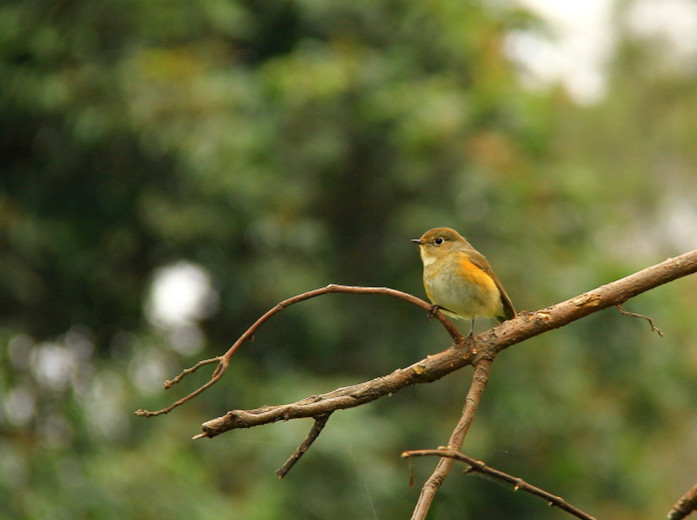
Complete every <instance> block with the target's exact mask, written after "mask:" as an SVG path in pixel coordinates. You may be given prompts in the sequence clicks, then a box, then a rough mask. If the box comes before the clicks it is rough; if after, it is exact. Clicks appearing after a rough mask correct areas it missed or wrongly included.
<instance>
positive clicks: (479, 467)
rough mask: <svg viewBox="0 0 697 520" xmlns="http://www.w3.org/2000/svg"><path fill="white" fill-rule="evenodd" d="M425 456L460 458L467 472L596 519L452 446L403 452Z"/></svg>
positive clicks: (404, 454) (578, 514)
mask: <svg viewBox="0 0 697 520" xmlns="http://www.w3.org/2000/svg"><path fill="white" fill-rule="evenodd" d="M424 456H435V457H443V458H444V459H447V460H459V461H461V462H464V463H465V464H467V465H468V466H469V468H468V469H467V470H466V472H476V473H481V474H482V475H487V476H489V477H492V478H495V479H497V480H501V481H503V482H507V483H509V484H513V491H518V490H519V489H520V490H523V491H526V492H527V493H530V494H532V495H535V496H538V497H540V498H543V499H544V500H546V501H547V503H548V504H549V505H550V506H556V507H558V508H559V509H562V510H563V511H566V512H567V513H569V514H571V515H573V516H575V517H577V518H581V519H582V520H595V518H594V517H592V516H591V515H589V514H588V513H585V512H583V511H581V510H580V509H578V508H577V507H574V506H572V505H571V504H569V503H568V502H567V501H566V500H564V499H563V498H561V497H559V496H556V495H553V494H551V493H549V492H548V491H545V490H544V489H541V488H538V487H536V486H533V485H532V484H528V483H527V482H525V481H524V480H523V479H520V478H518V477H514V476H512V475H509V474H508V473H504V472H503V471H500V470H498V469H494V468H492V467H490V466H487V465H486V464H484V463H483V462H482V461H480V460H477V459H473V458H472V457H468V456H467V455H465V454H464V453H461V452H459V451H457V450H454V449H452V448H449V447H443V448H439V449H437V450H410V451H405V452H404V453H402V457H403V458H409V459H411V458H412V457H424ZM442 460H443V459H442Z"/></svg>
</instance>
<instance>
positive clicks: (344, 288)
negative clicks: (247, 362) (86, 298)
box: [135, 284, 464, 417]
mask: <svg viewBox="0 0 697 520" xmlns="http://www.w3.org/2000/svg"><path fill="white" fill-rule="evenodd" d="M329 293H347V294H377V295H386V296H392V297H394V298H398V299H400V300H403V301H405V302H407V303H411V304H412V305H416V306H417V307H421V308H422V309H424V310H425V311H427V312H429V313H431V312H432V311H431V309H432V307H433V306H432V305H431V304H430V303H428V302H426V301H424V300H422V299H421V298H417V297H416V296H413V295H411V294H408V293H405V292H402V291H397V290H396V289H390V288H388V287H356V286H351V285H336V284H330V285H327V286H326V287H322V288H320V289H315V290H313V291H307V292H304V293H302V294H298V295H297V296H293V297H292V298H288V299H286V300H283V301H282V302H280V303H278V304H277V305H275V306H274V307H272V308H271V309H269V310H268V311H267V312H266V313H265V314H264V315H263V316H261V318H259V319H258V320H257V321H256V322H254V324H253V325H252V326H251V327H249V328H248V329H247V330H246V331H245V332H244V334H242V335H241V336H240V337H239V338H238V339H237V341H236V342H235V343H234V344H233V345H232V346H231V347H230V348H229V349H228V351H227V352H226V353H225V354H223V355H222V356H218V357H215V358H211V359H206V360H204V361H199V362H198V363H196V365H194V366H193V367H191V368H187V369H185V370H183V371H182V372H181V373H180V374H179V375H178V376H176V377H175V378H173V379H171V380H169V381H167V382H166V383H165V389H168V388H171V387H172V386H174V385H175V384H177V383H178V382H180V381H181V380H182V379H184V377H185V376H187V375H189V374H191V373H192V372H195V371H196V370H197V369H199V368H200V367H202V366H203V365H208V364H211V363H216V362H217V363H218V365H217V366H216V368H215V370H214V371H213V374H212V375H211V379H210V381H208V382H207V383H206V384H204V385H202V386H201V387H199V388H198V389H196V390H194V391H193V392H191V393H190V394H189V395H187V396H186V397H183V398H181V399H179V400H178V401H176V402H175V403H172V404H171V405H170V406H168V407H166V408H163V409H161V410H157V411H154V412H151V411H148V410H142V409H141V410H137V411H136V412H135V414H136V415H139V416H141V417H154V416H156V415H162V414H166V413H168V412H171V411H172V410H174V409H175V408H176V407H178V406H181V405H182V404H184V403H186V402H187V401H190V400H191V399H193V398H194V397H196V396H197V395H199V394H201V393H202V392H203V391H205V390H207V389H208V388H210V387H211V386H213V385H214V384H215V383H216V382H217V381H218V380H220V378H221V377H223V374H224V373H225V371H226V370H227V368H228V366H229V364H230V358H232V355H233V354H234V353H235V352H236V351H237V349H238V348H240V346H241V345H242V343H244V342H245V341H253V340H254V333H255V332H256V331H257V329H258V328H259V327H261V325H262V324H263V323H264V322H265V321H266V320H268V319H269V318H271V316H273V315H274V314H277V313H279V312H281V311H282V310H283V309H285V308H286V307H290V306H291V305H293V304H295V303H299V302H302V301H305V300H309V299H311V298H316V297H317V296H322V295H324V294H329ZM429 315H430V314H429ZM433 316H435V317H436V318H437V319H438V321H439V322H440V323H441V325H443V327H444V328H445V330H447V331H448V334H450V336H451V337H452V338H453V341H454V342H455V343H457V344H462V343H464V337H463V336H462V334H460V331H458V330H457V328H456V327H455V326H454V325H453V324H452V322H451V321H450V320H449V319H448V318H446V317H445V315H443V314H442V313H440V312H436V313H435V314H433Z"/></svg>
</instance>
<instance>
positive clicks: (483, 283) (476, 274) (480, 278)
mask: <svg viewBox="0 0 697 520" xmlns="http://www.w3.org/2000/svg"><path fill="white" fill-rule="evenodd" d="M460 266H461V268H462V273H463V274H464V275H465V276H466V277H467V278H468V279H469V281H470V282H471V283H472V284H474V285H477V286H479V287H482V288H483V289H485V290H487V291H497V292H498V289H497V288H496V284H495V283H494V280H492V278H491V276H489V275H488V274H486V273H485V272H484V271H483V270H482V269H481V268H479V267H477V266H476V265H474V264H473V263H472V262H470V259H469V258H468V256H467V254H465V253H462V255H461V258H460Z"/></svg>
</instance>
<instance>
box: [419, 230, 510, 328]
mask: <svg viewBox="0 0 697 520" xmlns="http://www.w3.org/2000/svg"><path fill="white" fill-rule="evenodd" d="M412 242H414V243H416V244H418V245H419V250H420V251H419V252H420V254H421V261H422V262H423V266H424V272H423V282H424V288H425V289H426V295H427V296H428V299H429V300H431V303H432V304H433V306H434V308H433V310H432V312H435V310H436V309H439V310H441V311H442V312H443V313H444V314H446V315H447V316H450V317H452V318H457V319H469V320H471V322H470V332H469V336H468V337H472V334H473V331H474V319H475V318H476V317H487V318H494V319H496V320H497V321H498V322H499V323H502V322H504V321H506V320H510V319H511V318H513V317H514V316H515V315H516V312H515V309H514V307H513V303H511V299H510V298H509V297H508V294H506V291H505V290H504V289H503V286H502V285H501V282H500V281H499V279H498V278H497V276H496V274H495V273H494V271H493V269H492V268H491V266H490V265H489V262H487V260H486V258H485V257H484V255H482V254H481V253H480V252H479V251H477V250H476V249H475V248H474V247H472V244H470V243H469V242H468V241H467V240H466V239H465V238H464V237H463V236H462V235H460V233H458V232H457V231H455V230H454V229H451V228H448V227H436V228H433V229H429V230H428V231H426V232H425V233H424V234H423V235H421V237H420V238H414V239H412Z"/></svg>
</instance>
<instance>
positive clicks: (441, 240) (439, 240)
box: [433, 237, 443, 246]
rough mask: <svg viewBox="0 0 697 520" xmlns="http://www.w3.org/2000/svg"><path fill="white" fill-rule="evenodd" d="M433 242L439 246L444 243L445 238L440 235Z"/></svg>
mask: <svg viewBox="0 0 697 520" xmlns="http://www.w3.org/2000/svg"><path fill="white" fill-rule="evenodd" d="M433 243H434V244H436V245H437V246H439V245H441V244H442V243H443V239H442V238H441V237H438V238H436V239H435V240H434V241H433Z"/></svg>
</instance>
